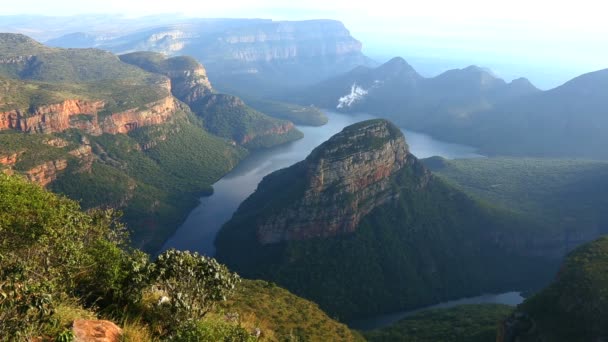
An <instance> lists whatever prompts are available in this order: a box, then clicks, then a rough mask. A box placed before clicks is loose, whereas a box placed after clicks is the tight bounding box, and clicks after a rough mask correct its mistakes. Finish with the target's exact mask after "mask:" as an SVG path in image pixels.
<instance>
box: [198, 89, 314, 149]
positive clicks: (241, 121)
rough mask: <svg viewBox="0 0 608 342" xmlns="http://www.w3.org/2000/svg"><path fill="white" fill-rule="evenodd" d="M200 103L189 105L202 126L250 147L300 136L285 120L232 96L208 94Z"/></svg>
mask: <svg viewBox="0 0 608 342" xmlns="http://www.w3.org/2000/svg"><path fill="white" fill-rule="evenodd" d="M211 96H212V98H210V99H209V100H208V101H207V102H206V103H205V104H204V105H201V106H196V105H195V106H193V110H194V111H195V112H196V113H198V115H199V116H200V117H201V118H202V119H203V122H204V125H205V128H206V129H208V130H209V131H210V132H211V133H213V134H216V135H218V136H220V137H224V138H227V139H232V140H234V141H236V142H238V143H239V144H243V146H245V147H248V148H250V149H255V148H262V147H270V146H272V145H277V144H280V143H285V142H288V141H292V140H296V139H299V138H301V137H302V136H303V135H302V133H301V132H300V131H298V130H296V129H295V128H293V127H288V126H289V125H290V123H289V122H287V121H282V120H277V119H273V118H270V117H268V116H266V115H264V114H262V113H260V112H258V111H255V110H253V109H251V108H249V107H247V106H245V104H244V103H243V102H242V101H241V100H240V99H238V98H237V97H234V96H232V95H211Z"/></svg>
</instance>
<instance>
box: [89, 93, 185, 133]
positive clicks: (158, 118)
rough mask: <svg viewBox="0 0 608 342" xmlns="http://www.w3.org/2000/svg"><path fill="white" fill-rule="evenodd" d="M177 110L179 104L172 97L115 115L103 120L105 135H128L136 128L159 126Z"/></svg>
mask: <svg viewBox="0 0 608 342" xmlns="http://www.w3.org/2000/svg"><path fill="white" fill-rule="evenodd" d="M176 110H177V103H176V101H175V99H174V98H173V97H172V96H168V97H166V98H164V99H162V100H160V101H157V102H153V103H151V104H148V105H146V106H145V107H144V108H134V109H130V110H127V111H124V112H120V113H114V114H112V115H109V116H107V117H105V118H104V119H103V122H102V123H101V125H100V126H101V131H102V132H103V133H109V134H117V133H128V132H130V131H132V130H134V129H136V128H139V127H144V126H151V125H159V124H162V123H165V122H167V121H169V120H170V119H171V117H172V116H173V114H174V113H175V111H176Z"/></svg>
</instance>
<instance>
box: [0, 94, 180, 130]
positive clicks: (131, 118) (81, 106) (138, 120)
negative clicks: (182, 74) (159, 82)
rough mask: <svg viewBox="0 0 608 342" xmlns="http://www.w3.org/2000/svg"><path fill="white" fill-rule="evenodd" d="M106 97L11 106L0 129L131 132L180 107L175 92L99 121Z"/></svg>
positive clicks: (2, 116)
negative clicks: (28, 109)
mask: <svg viewBox="0 0 608 342" xmlns="http://www.w3.org/2000/svg"><path fill="white" fill-rule="evenodd" d="M104 106H105V103H104V102H103V101H85V100H65V101H63V102H61V103H58V104H53V105H46V106H41V107H38V108H36V109H35V110H34V111H33V112H31V113H29V112H28V113H26V112H23V111H21V110H12V111H7V112H3V113H0V130H7V129H14V130H18V131H22V132H29V133H57V132H63V131H65V130H67V129H70V128H75V129H78V130H81V131H84V132H86V133H89V134H93V135H99V134H102V133H109V134H117V133H128V132H129V131H132V130H133V129H135V128H138V127H143V126H149V125H158V124H162V123H165V122H167V121H169V120H170V119H171V117H172V116H173V114H174V113H175V111H176V110H177V103H176V101H175V99H174V98H173V97H172V96H167V97H165V98H163V99H161V100H159V101H156V102H152V103H149V104H147V105H145V106H142V107H139V108H133V109H129V110H126V111H123V112H118V113H113V114H111V115H108V116H107V117H105V118H104V119H103V120H102V122H101V123H99V122H98V120H99V118H98V112H99V111H100V110H102V109H103V108H104Z"/></svg>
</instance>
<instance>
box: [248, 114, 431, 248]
mask: <svg viewBox="0 0 608 342" xmlns="http://www.w3.org/2000/svg"><path fill="white" fill-rule="evenodd" d="M413 159H414V157H413V156H411V155H410V154H409V152H408V148H407V145H406V143H405V139H404V137H403V134H402V133H401V132H400V131H399V129H398V128H396V127H394V126H393V125H392V124H391V123H389V122H388V121H383V120H371V121H366V122H363V123H361V124H358V125H355V126H351V127H349V128H348V129H345V130H344V131H342V132H341V133H339V134H337V135H335V136H334V137H332V138H331V139H330V140H329V141H327V142H325V143H324V144H322V145H321V146H319V147H318V148H317V149H315V150H314V151H313V152H312V154H311V155H310V156H309V157H308V158H306V160H305V161H303V162H302V163H300V164H298V165H297V167H298V168H300V169H301V171H300V172H302V175H303V177H304V180H303V183H304V184H302V186H303V189H304V193H303V195H302V196H301V198H299V199H297V200H295V201H294V202H292V203H290V204H288V205H287V206H286V207H285V208H283V210H281V211H280V212H278V213H277V214H274V215H270V216H269V217H265V218H263V219H261V220H260V221H258V222H257V227H258V230H257V237H258V240H259V241H260V242H261V243H263V244H268V243H276V242H280V241H288V240H305V239H310V238H315V237H328V236H334V235H338V234H347V233H352V232H353V231H354V230H355V229H356V227H357V225H358V223H359V221H360V220H361V218H362V217H364V216H365V215H367V214H368V213H369V212H370V211H372V210H373V209H374V208H376V207H378V206H380V205H382V204H384V203H386V202H388V201H390V200H393V199H395V198H397V197H398V196H399V193H398V191H397V189H396V188H395V187H391V182H390V179H391V175H393V174H394V173H395V172H397V171H399V170H400V169H401V168H402V167H404V166H405V165H407V164H408V163H412V162H413ZM263 185H264V184H262V185H261V186H263ZM419 185H420V186H424V185H425V184H424V181H423V182H421V184H419Z"/></svg>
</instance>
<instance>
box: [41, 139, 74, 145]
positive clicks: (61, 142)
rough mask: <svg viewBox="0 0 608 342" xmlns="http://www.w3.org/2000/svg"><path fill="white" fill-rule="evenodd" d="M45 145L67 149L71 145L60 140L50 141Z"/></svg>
mask: <svg viewBox="0 0 608 342" xmlns="http://www.w3.org/2000/svg"><path fill="white" fill-rule="evenodd" d="M44 143H45V144H47V145H49V146H53V147H66V146H68V145H69V143H68V142H67V141H65V140H63V139H60V138H53V139H48V140H46V141H45V142H44Z"/></svg>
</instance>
